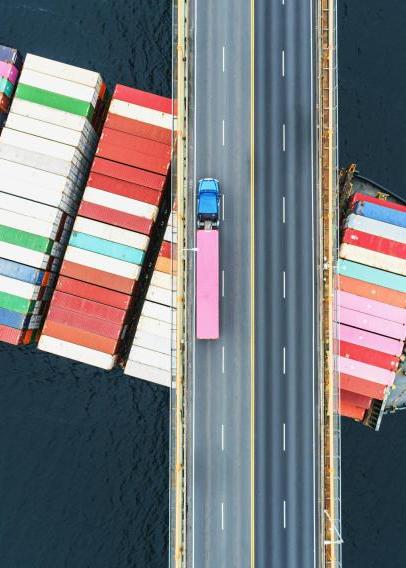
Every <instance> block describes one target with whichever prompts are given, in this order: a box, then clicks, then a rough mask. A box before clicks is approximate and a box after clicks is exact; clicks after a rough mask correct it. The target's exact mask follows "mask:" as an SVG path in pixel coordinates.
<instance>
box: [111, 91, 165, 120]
mask: <svg viewBox="0 0 406 568" xmlns="http://www.w3.org/2000/svg"><path fill="white" fill-rule="evenodd" d="M113 99H119V100H120V101H124V102H126V103H132V104H134V105H138V106H143V107H147V108H152V109H153V110H157V111H159V112H165V113H167V114H172V112H173V110H172V106H173V105H172V99H171V98H169V97H162V96H160V95H154V94H153V93H147V92H145V91H140V90H139V89H134V88H133V87H126V86H125V85H116V88H115V89H114V93H113Z"/></svg>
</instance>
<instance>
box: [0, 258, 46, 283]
mask: <svg viewBox="0 0 406 568" xmlns="http://www.w3.org/2000/svg"><path fill="white" fill-rule="evenodd" d="M0 274H1V275H2V276H9V277H10V278H13V279H16V280H21V281H23V282H28V283H30V284H35V285H37V286H39V285H42V286H45V285H46V284H47V283H49V285H50V286H52V284H53V282H54V281H53V278H54V275H51V274H50V273H49V272H47V271H44V270H38V269H36V268H33V267H31V266H27V265H26V264H21V263H18V262H13V261H12V260H8V259H6V258H0Z"/></svg>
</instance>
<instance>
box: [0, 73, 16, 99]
mask: <svg viewBox="0 0 406 568" xmlns="http://www.w3.org/2000/svg"><path fill="white" fill-rule="evenodd" d="M13 90H14V85H13V83H10V81H7V79H6V78H5V77H0V93H4V94H5V95H6V97H11V95H12V94H13Z"/></svg>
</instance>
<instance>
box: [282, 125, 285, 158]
mask: <svg viewBox="0 0 406 568" xmlns="http://www.w3.org/2000/svg"><path fill="white" fill-rule="evenodd" d="M282 150H283V151H284V152H286V125H285V124H283V125H282Z"/></svg>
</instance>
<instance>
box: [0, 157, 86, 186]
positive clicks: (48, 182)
mask: <svg viewBox="0 0 406 568" xmlns="http://www.w3.org/2000/svg"><path fill="white" fill-rule="evenodd" d="M22 152H24V151H23V150H22ZM24 153H25V154H28V152H27V151H25V152H24ZM0 181H1V183H2V185H4V184H5V183H13V182H18V183H19V184H27V183H29V184H30V185H32V186H35V187H36V188H37V189H38V191H40V190H42V189H53V190H61V191H65V192H69V193H78V191H79V190H80V189H81V188H80V187H79V186H78V185H77V184H76V183H75V182H73V181H72V180H71V179H69V178H68V177H66V176H61V175H58V174H54V173H52V172H47V171H44V170H40V169H37V168H35V167H31V166H26V165H24V164H21V163H18V162H11V161H9V160H3V159H0Z"/></svg>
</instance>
